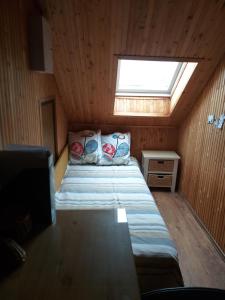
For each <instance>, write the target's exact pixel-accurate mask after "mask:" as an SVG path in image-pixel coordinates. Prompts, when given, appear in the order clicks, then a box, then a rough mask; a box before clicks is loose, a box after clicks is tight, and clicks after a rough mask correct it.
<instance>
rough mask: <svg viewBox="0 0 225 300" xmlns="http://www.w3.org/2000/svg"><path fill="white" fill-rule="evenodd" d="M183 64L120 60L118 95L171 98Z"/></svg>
mask: <svg viewBox="0 0 225 300" xmlns="http://www.w3.org/2000/svg"><path fill="white" fill-rule="evenodd" d="M181 67H182V63H181V62H174V61H146V60H129V59H120V60H119V61H118V73H117V88H116V95H118V96H123V95H126V96H128V95H131V96H132V95H138V94H140V95H145V96H147V95H163V96H170V95H171V92H172V88H173V86H174V83H175V81H176V78H177V76H178V74H179V71H180V70H181Z"/></svg>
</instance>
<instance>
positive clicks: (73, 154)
mask: <svg viewBox="0 0 225 300" xmlns="http://www.w3.org/2000/svg"><path fill="white" fill-rule="evenodd" d="M69 149H70V164H96V163H97V161H98V160H99V159H100V157H101V155H102V149H101V131H100V130H98V131H97V132H96V131H92V130H83V131H79V132H69Z"/></svg>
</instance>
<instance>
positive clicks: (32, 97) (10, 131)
mask: <svg viewBox="0 0 225 300" xmlns="http://www.w3.org/2000/svg"><path fill="white" fill-rule="evenodd" d="M0 11H1V18H0V41H1V43H0V66H1V67H0V84H1V88H0V126H1V132H2V138H3V141H4V144H5V145H6V144H8V143H19V144H32V145H41V144H42V132H41V120H40V108H39V105H40V100H41V99H45V98H49V97H50V98H55V99H56V123H57V126H56V127H57V128H56V130H57V150H58V154H59V153H60V152H61V150H62V148H63V146H64V145H65V142H66V136H67V120H66V116H65V114H64V110H63V107H62V104H61V97H60V95H59V92H58V89H57V85H56V82H55V78H54V76H53V75H47V74H41V73H37V72H34V71H30V70H29V62H28V38H27V31H28V28H27V23H28V15H29V13H31V12H33V7H32V1H22V0H21V1H20V0H16V1H1V4H0Z"/></svg>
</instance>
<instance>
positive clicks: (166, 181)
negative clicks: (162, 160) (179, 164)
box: [148, 174, 172, 187]
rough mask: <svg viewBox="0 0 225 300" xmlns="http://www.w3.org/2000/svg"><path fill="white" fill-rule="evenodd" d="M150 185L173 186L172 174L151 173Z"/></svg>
mask: <svg viewBox="0 0 225 300" xmlns="http://www.w3.org/2000/svg"><path fill="white" fill-rule="evenodd" d="M148 185H149V186H151V187H171V185H172V175H162V174H149V175H148Z"/></svg>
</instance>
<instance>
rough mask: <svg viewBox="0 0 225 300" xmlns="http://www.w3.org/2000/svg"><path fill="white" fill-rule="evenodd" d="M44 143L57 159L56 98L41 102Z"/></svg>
mask: <svg viewBox="0 0 225 300" xmlns="http://www.w3.org/2000/svg"><path fill="white" fill-rule="evenodd" d="M41 119H42V144H43V146H45V147H47V148H48V149H49V150H50V151H51V153H52V154H53V159H54V162H55V159H56V138H55V136H56V135H55V101H54V99H52V100H48V101H44V102H41Z"/></svg>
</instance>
